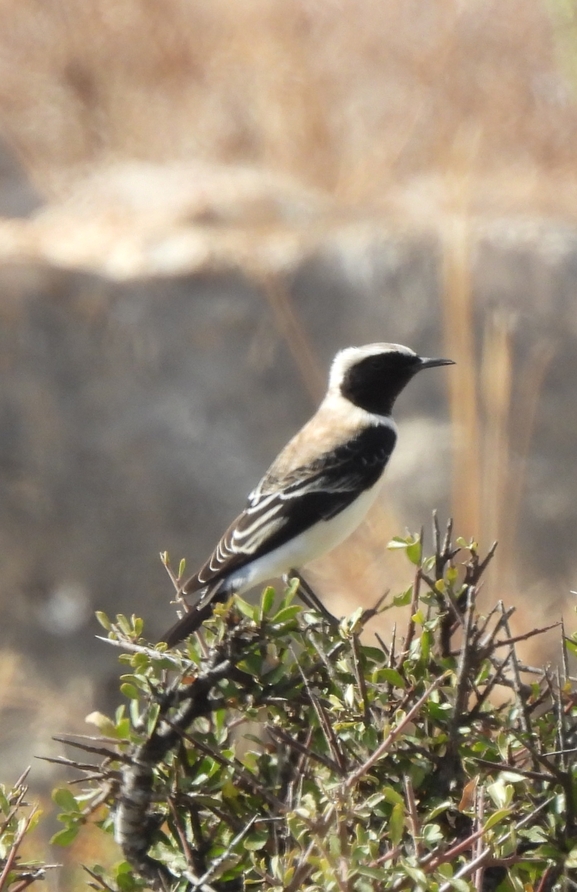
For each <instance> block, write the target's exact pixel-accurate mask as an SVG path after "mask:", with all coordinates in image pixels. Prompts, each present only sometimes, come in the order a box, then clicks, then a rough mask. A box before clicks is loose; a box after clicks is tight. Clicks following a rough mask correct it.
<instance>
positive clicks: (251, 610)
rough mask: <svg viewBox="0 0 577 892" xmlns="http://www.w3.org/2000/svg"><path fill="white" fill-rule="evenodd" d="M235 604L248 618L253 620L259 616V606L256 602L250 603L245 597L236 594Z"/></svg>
mask: <svg viewBox="0 0 577 892" xmlns="http://www.w3.org/2000/svg"><path fill="white" fill-rule="evenodd" d="M234 605H235V607H237V608H238V610H240V612H241V613H242V614H243V616H246V617H247V618H248V619H252V620H253V622H255V621H256V619H257V616H258V607H257V606H256V605H255V604H249V603H248V601H245V600H244V598H241V597H239V595H235V598H234Z"/></svg>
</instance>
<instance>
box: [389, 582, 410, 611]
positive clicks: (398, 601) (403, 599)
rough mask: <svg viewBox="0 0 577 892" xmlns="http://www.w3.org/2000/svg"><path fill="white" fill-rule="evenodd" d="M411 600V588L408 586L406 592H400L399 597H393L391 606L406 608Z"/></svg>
mask: <svg viewBox="0 0 577 892" xmlns="http://www.w3.org/2000/svg"><path fill="white" fill-rule="evenodd" d="M412 600H413V586H412V585H410V586H409V588H408V589H406V591H404V592H401V594H400V595H395V596H394V598H393V604H394V605H395V607H407V606H408V605H409V604H410V603H411V601H412Z"/></svg>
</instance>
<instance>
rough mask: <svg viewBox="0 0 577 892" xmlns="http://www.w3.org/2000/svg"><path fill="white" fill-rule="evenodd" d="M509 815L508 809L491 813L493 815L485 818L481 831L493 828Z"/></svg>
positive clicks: (509, 810)
mask: <svg viewBox="0 0 577 892" xmlns="http://www.w3.org/2000/svg"><path fill="white" fill-rule="evenodd" d="M511 813H512V810H511V809H510V808H500V809H498V810H497V811H496V812H493V814H492V815H491V816H490V817H489V818H487V820H486V821H485V824H484V827H483V829H484V830H490V828H491V827H495V825H496V824H500V823H501V822H502V821H504V820H505V818H508V817H509V815H510V814H511Z"/></svg>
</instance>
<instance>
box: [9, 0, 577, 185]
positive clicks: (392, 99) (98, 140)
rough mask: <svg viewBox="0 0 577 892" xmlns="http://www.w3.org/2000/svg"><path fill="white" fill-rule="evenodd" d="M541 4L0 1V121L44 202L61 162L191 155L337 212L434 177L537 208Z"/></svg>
mask: <svg viewBox="0 0 577 892" xmlns="http://www.w3.org/2000/svg"><path fill="white" fill-rule="evenodd" d="M558 5H559V10H557V5H555V4H553V5H552V7H551V8H547V7H546V6H545V5H544V4H543V3H540V2H535V3H530V4H528V3H526V2H523V0H505V2H499V0H486V2H479V0H477V2H471V3H467V4H462V3H459V2H457V0H447V2H435V3H431V4H422V3H419V2H417V0H413V2H407V0H387V2H386V3H383V2H382V0H365V2H364V3H363V4H358V3H356V2H355V0H344V2H339V3H337V2H334V0H322V2H320V0H319V2H317V3H310V2H306V0H290V2H286V3H270V2H266V0H243V2H242V3H235V4H230V3H228V2H227V0H211V2H206V0H205V2H193V3H191V2H186V0H171V2H170V3H166V4H157V3H152V2H149V0H121V2H111V0H97V2H95V3H91V4H86V3H83V2H82V0H65V2H62V0H46V2H43V3H40V2H34V0H3V2H2V4H1V7H0V35H1V37H0V122H1V125H2V129H3V131H4V132H5V133H6V134H8V136H9V138H10V139H11V141H12V143H13V144H14V145H15V146H16V147H17V149H18V151H19V153H20V155H21V157H22V159H23V160H24V162H25V164H26V165H27V167H28V169H29V170H30V171H31V172H32V173H33V175H34V176H35V178H36V180H37V181H38V182H39V183H40V184H41V186H43V187H44V188H45V189H47V190H49V189H50V188H55V187H56V186H57V185H58V184H59V183H61V182H62V179H61V176H59V174H60V175H62V174H63V173H68V171H69V169H70V167H71V166H75V167H76V166H77V167H79V168H80V169H82V170H85V169H87V168H89V169H92V168H93V167H94V166H98V165H102V164H105V163H107V162H109V161H110V160H117V159H119V158H140V159H146V160H155V161H166V160H169V159H189V158H191V157H192V158H195V159H205V160H210V161H222V162H237V163H238V162H240V163H248V164H254V165H259V166H264V167H266V168H270V169H274V170H277V171H282V172H283V173H286V174H289V175H291V176H293V177H295V178H296V179H297V180H299V181H301V182H303V183H307V184H309V185H314V186H316V187H320V188H321V189H323V190H326V191H328V192H330V193H332V194H334V195H336V196H338V197H339V198H340V199H341V200H342V201H344V202H347V203H359V202H361V203H362V202H367V201H368V202H374V201H375V200H377V201H378V200H382V199H385V198H386V197H387V196H388V194H389V191H390V187H391V185H392V184H396V185H397V186H398V185H399V184H403V183H405V184H406V183H408V182H409V180H414V178H415V177H419V176H422V175H426V176H429V175H431V174H435V173H441V174H444V175H447V176H448V177H450V178H451V177H456V178H457V180H460V179H461V178H462V177H463V175H467V174H472V175H474V176H481V177H483V176H487V175H490V176H492V177H494V178H495V182H497V183H500V184H501V187H502V186H503V184H504V183H505V182H506V183H507V188H506V191H508V192H509V193H510V195H511V196H513V197H516V198H519V197H523V196H525V197H527V195H528V194H532V195H533V196H534V198H536V197H537V194H536V193H537V178H539V177H541V176H542V175H543V174H544V173H546V174H547V175H548V176H549V175H553V174H554V175H563V176H564V177H573V176H574V174H575V172H576V160H575V152H574V137H575V129H576V126H577V112H576V108H575V105H574V103H573V96H572V87H571V84H570V82H569V81H568V80H567V79H566V78H565V77H564V75H563V74H562V73H560V67H559V64H558V59H559V56H560V55H561V56H562V58H563V59H564V60H565V59H567V58H568V53H567V23H566V22H565V21H564V20H563V19H562V16H561V12H562V9H561V6H560V3H559V4H558ZM565 9H566V7H565ZM556 34H558V35H562V37H563V39H562V40H557V39H556ZM449 191H450V190H449ZM458 191H459V192H460V189H459V190H458ZM501 191H502V189H501ZM541 191H542V190H541ZM540 197H541V200H543V201H546V196H545V195H544V194H541V196H540Z"/></svg>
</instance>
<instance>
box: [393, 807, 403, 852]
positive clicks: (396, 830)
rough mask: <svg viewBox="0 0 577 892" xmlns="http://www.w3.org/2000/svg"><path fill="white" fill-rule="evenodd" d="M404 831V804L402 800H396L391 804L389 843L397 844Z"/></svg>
mask: <svg viewBox="0 0 577 892" xmlns="http://www.w3.org/2000/svg"><path fill="white" fill-rule="evenodd" d="M404 832H405V804H404V802H397V804H396V805H394V806H393V811H392V812H391V819H390V821H389V836H390V839H391V844H392V845H394V846H398V845H399V843H400V841H401V840H402V838H403V833H404Z"/></svg>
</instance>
